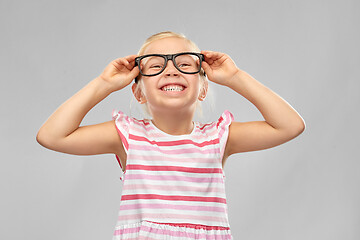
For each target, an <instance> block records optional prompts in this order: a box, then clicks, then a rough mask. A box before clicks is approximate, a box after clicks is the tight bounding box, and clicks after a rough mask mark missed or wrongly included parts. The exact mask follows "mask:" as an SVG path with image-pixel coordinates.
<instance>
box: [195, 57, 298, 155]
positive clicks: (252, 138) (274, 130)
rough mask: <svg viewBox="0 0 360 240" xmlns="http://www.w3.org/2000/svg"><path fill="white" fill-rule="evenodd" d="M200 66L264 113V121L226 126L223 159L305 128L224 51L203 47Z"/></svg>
mask: <svg viewBox="0 0 360 240" xmlns="http://www.w3.org/2000/svg"><path fill="white" fill-rule="evenodd" d="M202 53H203V54H204V55H205V61H206V62H205V63H204V64H203V68H204V70H205V72H206V74H207V76H208V78H209V80H210V81H213V82H216V83H218V84H221V85H224V86H228V87H230V88H231V89H233V90H234V91H236V92H237V93H239V94H241V95H242V96H243V97H245V98H246V99H247V100H249V101H250V102H251V103H253V104H254V105H255V106H256V108H257V109H258V110H259V111H260V113H261V114H262V115H263V117H264V119H265V121H253V122H244V123H241V122H233V123H232V124H231V125H230V128H229V137H228V142H227V145H226V148H225V155H224V159H226V158H227V157H228V156H230V155H231V154H234V153H239V152H247V151H256V150H262V149H266V148H271V147H274V146H277V145H280V144H282V143H285V142H287V141H289V140H291V139H293V138H295V137H296V136H298V135H299V134H300V133H302V132H303V131H304V129H305V123H304V120H303V119H302V118H301V116H300V115H299V114H298V113H297V112H296V111H295V109H293V108H292V107H291V106H290V104H288V103H287V102H286V101H285V100H284V99H282V98H281V97H280V96H279V95H277V94H276V93H274V92H273V91H271V90H270V89H269V88H267V87H265V86H264V85H263V84H261V83H260V82H258V81H257V80H255V79H254V78H253V77H251V76H250V75H249V74H247V73H246V72H244V71H242V70H240V69H238V68H237V67H236V65H235V64H234V62H233V61H232V60H231V58H230V57H229V56H227V55H226V54H223V53H217V52H210V51H202Z"/></svg>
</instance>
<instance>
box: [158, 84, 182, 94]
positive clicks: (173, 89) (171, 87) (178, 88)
mask: <svg viewBox="0 0 360 240" xmlns="http://www.w3.org/2000/svg"><path fill="white" fill-rule="evenodd" d="M184 89H185V87H184V86H181V85H175V84H171V85H166V86H164V87H162V88H161V90H162V91H166V92H168V91H171V92H181V91H183V90H184Z"/></svg>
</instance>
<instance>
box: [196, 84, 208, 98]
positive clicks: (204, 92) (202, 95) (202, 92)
mask: <svg viewBox="0 0 360 240" xmlns="http://www.w3.org/2000/svg"><path fill="white" fill-rule="evenodd" d="M201 85H202V86H201V90H200V94H199V97H198V99H199V100H200V101H204V99H205V98H206V95H207V92H208V89H209V84H208V81H207V80H204V81H203V83H202V84H201Z"/></svg>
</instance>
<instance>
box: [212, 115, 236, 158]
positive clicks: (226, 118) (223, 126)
mask: <svg viewBox="0 0 360 240" xmlns="http://www.w3.org/2000/svg"><path fill="white" fill-rule="evenodd" d="M232 121H234V116H233V115H232V113H231V112H229V111H228V110H226V111H224V113H223V114H222V115H221V116H220V118H219V119H218V121H217V124H216V128H217V130H218V135H219V140H220V156H221V159H222V158H223V156H224V151H225V146H226V142H227V140H228V136H229V126H230V124H231V122H232Z"/></svg>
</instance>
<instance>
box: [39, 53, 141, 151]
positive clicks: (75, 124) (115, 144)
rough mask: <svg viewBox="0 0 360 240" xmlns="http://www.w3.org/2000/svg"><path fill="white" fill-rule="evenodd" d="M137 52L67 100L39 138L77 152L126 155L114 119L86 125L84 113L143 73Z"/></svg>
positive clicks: (55, 147)
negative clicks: (136, 65)
mask: <svg viewBox="0 0 360 240" xmlns="http://www.w3.org/2000/svg"><path fill="white" fill-rule="evenodd" d="M135 57H136V55H132V56H128V57H125V58H119V59H116V60H114V61H112V62H111V63H110V64H109V65H108V66H107V67H106V68H105V70H104V72H103V73H102V74H101V75H100V76H99V77H97V78H95V79H94V80H93V81H91V82H90V83H89V84H88V85H86V86H85V87H84V88H83V89H81V90H80V91H79V92H77V93H76V94H75V95H74V96H72V97H71V98H70V99H68V100H67V101H66V102H65V103H63V104H62V105H61V106H60V107H59V108H58V109H57V110H56V111H55V112H54V113H53V114H52V115H51V116H50V117H49V119H48V120H47V121H46V122H45V123H44V124H43V126H42V127H41V128H40V130H39V132H38V134H37V137H36V139H37V141H38V142H39V143H40V144H41V145H42V146H44V147H46V148H49V149H52V150H55V151H59V152H64V153H69V154H76V155H93V154H102V153H115V154H117V155H119V156H121V155H123V154H124V149H123V148H122V144H121V139H120V137H119V136H118V134H117V131H116V127H115V123H114V121H108V122H105V123H101V124H96V125H91V126H82V127H80V126H79V125H80V123H81V121H82V119H83V118H84V116H85V115H86V114H87V113H88V112H89V111H90V109H92V108H93V107H94V106H95V105H96V104H97V103H99V102H100V101H102V100H103V99H104V98H106V97H107V96H108V95H109V94H110V93H112V92H114V91H118V90H120V89H122V88H124V87H125V86H127V85H128V84H130V83H131V81H132V80H133V79H134V78H135V77H136V76H137V75H138V74H139V70H138V68H136V67H134V66H135V62H134V59H135Z"/></svg>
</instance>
